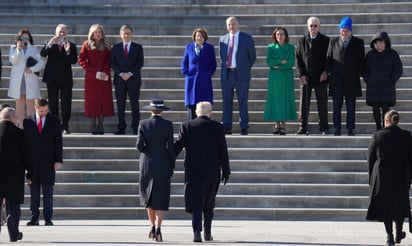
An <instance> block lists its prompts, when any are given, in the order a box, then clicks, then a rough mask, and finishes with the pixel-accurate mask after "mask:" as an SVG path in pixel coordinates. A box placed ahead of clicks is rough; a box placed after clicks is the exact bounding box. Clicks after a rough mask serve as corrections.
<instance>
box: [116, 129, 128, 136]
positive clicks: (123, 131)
mask: <svg viewBox="0 0 412 246" xmlns="http://www.w3.org/2000/svg"><path fill="white" fill-rule="evenodd" d="M124 134H126V131H125V130H117V132H115V133H114V135H124Z"/></svg>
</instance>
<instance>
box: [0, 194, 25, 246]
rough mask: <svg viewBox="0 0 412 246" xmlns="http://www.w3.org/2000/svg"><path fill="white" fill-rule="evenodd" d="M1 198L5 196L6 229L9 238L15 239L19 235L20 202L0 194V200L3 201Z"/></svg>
mask: <svg viewBox="0 0 412 246" xmlns="http://www.w3.org/2000/svg"><path fill="white" fill-rule="evenodd" d="M3 198H6V211H7V230H8V231H9V237H10V239H16V238H17V237H18V236H19V223H20V216H21V210H20V203H15V202H12V201H10V200H9V199H7V197H4V196H0V201H2V202H3ZM0 231H1V225H0Z"/></svg>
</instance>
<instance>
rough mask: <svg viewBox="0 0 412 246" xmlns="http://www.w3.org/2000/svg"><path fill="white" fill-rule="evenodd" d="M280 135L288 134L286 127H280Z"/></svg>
mask: <svg viewBox="0 0 412 246" xmlns="http://www.w3.org/2000/svg"><path fill="white" fill-rule="evenodd" d="M279 135H283V136H284V135H286V129H285V128H280V130H279Z"/></svg>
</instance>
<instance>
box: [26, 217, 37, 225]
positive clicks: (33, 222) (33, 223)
mask: <svg viewBox="0 0 412 246" xmlns="http://www.w3.org/2000/svg"><path fill="white" fill-rule="evenodd" d="M26 225H27V226H38V225H39V219H38V218H35V217H31V219H30V221H29V222H27V224H26Z"/></svg>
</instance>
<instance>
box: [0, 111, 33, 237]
mask: <svg viewBox="0 0 412 246" xmlns="http://www.w3.org/2000/svg"><path fill="white" fill-rule="evenodd" d="M17 122H18V117H17V113H16V111H15V110H14V109H13V108H11V107H6V108H4V109H3V110H2V111H1V113H0V156H1V162H0V170H1V172H0V200H1V201H3V198H6V206H7V228H8V231H9V237H10V241H11V242H16V241H17V240H21V239H22V238H23V233H21V232H20V231H19V221H20V215H21V210H20V204H22V203H23V202H24V176H25V171H26V170H27V183H28V184H30V183H31V179H32V176H33V160H32V158H31V157H32V156H31V151H30V145H29V142H28V139H27V135H26V134H25V132H24V131H23V130H22V129H20V128H19V127H17Z"/></svg>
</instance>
